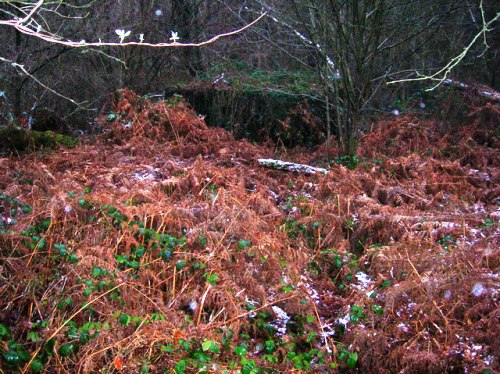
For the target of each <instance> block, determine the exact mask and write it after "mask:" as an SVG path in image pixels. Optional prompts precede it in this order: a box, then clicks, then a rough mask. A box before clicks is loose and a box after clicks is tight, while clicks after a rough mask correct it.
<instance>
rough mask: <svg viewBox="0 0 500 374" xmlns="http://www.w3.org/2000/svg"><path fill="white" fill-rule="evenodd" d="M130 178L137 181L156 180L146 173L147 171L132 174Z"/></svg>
mask: <svg viewBox="0 0 500 374" xmlns="http://www.w3.org/2000/svg"><path fill="white" fill-rule="evenodd" d="M132 176H133V177H134V178H135V179H137V180H139V181H146V180H153V179H156V176H155V175H153V174H151V173H149V172H147V171H142V172H138V173H134V174H132Z"/></svg>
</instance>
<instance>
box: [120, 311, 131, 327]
mask: <svg viewBox="0 0 500 374" xmlns="http://www.w3.org/2000/svg"><path fill="white" fill-rule="evenodd" d="M131 321H132V317H130V316H129V315H128V314H122V315H121V316H120V324H121V325H122V326H128V324H129V323H130V322H131Z"/></svg>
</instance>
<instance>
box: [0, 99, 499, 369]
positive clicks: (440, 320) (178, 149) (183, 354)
mask: <svg viewBox="0 0 500 374" xmlns="http://www.w3.org/2000/svg"><path fill="white" fill-rule="evenodd" d="M491 118H498V108H497V107H495V106H491V105H489V107H487V106H484V107H481V108H478V109H477V110H476V111H475V112H473V113H472V114H471V117H470V123H469V125H468V126H461V127H460V128H459V129H454V130H453V131H447V132H443V127H442V126H440V124H439V123H437V122H435V121H432V120H429V119H426V120H420V119H419V118H418V117H415V116H411V115H408V116H400V117H397V118H395V119H393V120H384V121H379V123H377V124H376V125H375V126H374V130H373V132H371V133H370V134H369V135H367V136H366V137H365V138H364V139H362V140H361V143H360V155H359V159H356V165H354V166H355V167H351V168H348V167H346V166H344V165H343V163H344V164H345V162H343V161H345V159H340V158H339V159H337V160H336V161H338V162H336V163H332V164H331V165H329V166H327V167H328V174H326V175H323V174H298V173H294V172H286V171H279V170H274V169H268V168H263V167H260V166H259V164H258V162H257V159H259V158H281V159H286V161H294V162H307V163H311V164H316V163H319V161H320V160H323V159H324V147H323V148H322V149H320V150H318V151H317V152H316V153H313V152H304V151H303V150H302V151H297V150H295V151H293V150H292V151H290V152H288V151H285V150H282V149H274V148H273V147H271V146H265V145H255V144H252V143H250V142H248V141H246V140H235V139H234V138H233V136H232V135H231V134H230V133H228V132H227V131H225V130H223V129H214V128H208V127H207V126H206V124H205V123H204V121H203V120H202V119H201V118H200V117H199V116H198V115H197V114H196V113H195V112H193V110H192V109H190V108H189V106H188V105H186V104H185V103H184V102H183V101H182V100H176V101H169V102H165V101H162V102H161V103H156V104H154V103H151V102H150V101H148V100H146V99H143V98H141V97H138V96H137V95H135V94H134V93H133V92H131V91H128V90H123V91H120V92H119V93H118V94H117V95H116V100H115V102H114V112H113V113H111V114H110V115H108V116H107V117H103V118H102V119H101V126H103V129H104V130H103V132H102V134H101V135H100V136H99V137H98V138H96V139H93V140H92V141H87V142H83V144H81V145H79V146H77V147H75V148H72V149H64V148H61V149H59V150H57V151H53V152H50V153H44V154H42V153H33V154H28V155H22V156H17V157H6V158H2V159H0V166H1V167H0V279H1V281H0V305H1V308H0V341H1V343H0V351H1V358H0V369H1V370H3V371H5V372H9V371H14V372H15V371H24V372H27V371H30V370H31V371H33V372H42V371H46V372H82V373H86V372H97V371H98V370H102V371H103V372H104V371H106V372H130V373H137V372H141V373H148V372H151V373H155V372H175V373H184V372H186V373H189V372H217V373H219V372H220V373H222V372H235V371H238V370H239V371H240V372H242V373H258V372H292V371H303V372H336V371H342V372H344V371H349V370H352V371H356V370H357V371H359V372H365V373H366V372H372V373H386V372H394V373H396V372H404V373H444V372H477V373H479V372H483V373H487V372H494V371H497V370H500V367H499V364H498V357H499V353H500V352H499V347H500V344H499V338H498V325H499V318H500V309H499V308H498V296H499V295H498V290H499V285H500V278H499V275H498V269H499V265H500V257H499V252H498V248H499V244H500V240H499V239H500V237H499V233H500V232H499V227H498V220H499V218H500V211H499V205H500V198H499V192H500V188H499V187H498V186H499V185H500V183H499V182H500V173H499V169H498V164H499V163H498V161H499V151H498V138H497V135H498V133H497V132H495V131H497V130H495V126H496V125H495V120H491ZM496 123H498V122H496ZM351 161H352V160H351ZM321 166H325V165H321ZM349 166H353V165H352V164H349ZM495 326H497V327H495Z"/></svg>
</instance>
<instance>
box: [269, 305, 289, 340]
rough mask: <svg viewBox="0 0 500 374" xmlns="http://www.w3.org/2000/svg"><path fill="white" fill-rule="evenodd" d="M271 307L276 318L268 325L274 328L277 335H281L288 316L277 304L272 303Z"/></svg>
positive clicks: (283, 333) (284, 331)
mask: <svg viewBox="0 0 500 374" xmlns="http://www.w3.org/2000/svg"><path fill="white" fill-rule="evenodd" d="M271 309H272V310H273V312H274V314H276V320H275V323H274V324H272V323H271V324H270V325H271V326H273V327H274V328H276V331H277V335H278V336H283V335H285V334H286V324H287V323H288V321H290V316H289V315H288V314H286V312H285V311H284V310H283V309H281V308H280V307H279V306H276V305H273V306H272V307H271Z"/></svg>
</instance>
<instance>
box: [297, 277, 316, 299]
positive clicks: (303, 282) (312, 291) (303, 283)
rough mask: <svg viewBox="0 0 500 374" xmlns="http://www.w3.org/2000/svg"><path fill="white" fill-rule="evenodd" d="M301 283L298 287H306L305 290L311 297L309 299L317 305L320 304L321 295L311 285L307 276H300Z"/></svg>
mask: <svg viewBox="0 0 500 374" xmlns="http://www.w3.org/2000/svg"><path fill="white" fill-rule="evenodd" d="M300 280H301V281H300V282H299V284H298V285H297V286H298V287H300V286H304V288H305V289H306V291H307V294H308V295H309V297H310V298H311V299H313V300H314V302H315V303H316V304H319V294H318V291H316V290H315V289H314V288H313V287H312V286H311V285H310V284H309V282H310V281H309V279H307V277H306V276H305V275H301V276H300Z"/></svg>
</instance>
